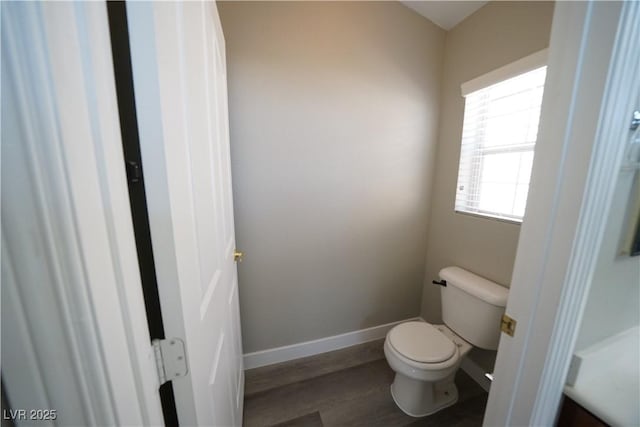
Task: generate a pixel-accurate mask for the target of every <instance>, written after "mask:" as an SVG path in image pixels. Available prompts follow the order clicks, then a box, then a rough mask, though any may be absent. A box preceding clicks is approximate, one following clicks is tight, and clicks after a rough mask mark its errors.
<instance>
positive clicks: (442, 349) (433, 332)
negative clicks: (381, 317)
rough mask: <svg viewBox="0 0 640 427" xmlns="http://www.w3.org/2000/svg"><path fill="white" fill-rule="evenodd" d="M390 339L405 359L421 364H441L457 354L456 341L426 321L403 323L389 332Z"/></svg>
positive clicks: (390, 342)
mask: <svg viewBox="0 0 640 427" xmlns="http://www.w3.org/2000/svg"><path fill="white" fill-rule="evenodd" d="M388 340H389V344H391V346H392V347H393V349H394V350H395V351H396V352H397V353H398V354H399V355H401V356H402V357H403V358H404V359H409V360H411V361H412V362H415V363H419V364H421V365H422V364H426V365H430V364H433V365H441V364H442V363H443V362H447V361H449V360H450V359H451V358H453V357H454V356H456V354H457V347H456V345H455V343H454V342H453V341H451V339H449V338H448V337H447V336H445V335H444V334H443V333H442V332H440V331H439V330H438V329H436V328H435V327H434V326H433V325H431V324H429V323H425V322H406V323H402V324H400V325H398V326H396V327H394V328H393V329H392V330H391V331H390V332H389V336H388Z"/></svg>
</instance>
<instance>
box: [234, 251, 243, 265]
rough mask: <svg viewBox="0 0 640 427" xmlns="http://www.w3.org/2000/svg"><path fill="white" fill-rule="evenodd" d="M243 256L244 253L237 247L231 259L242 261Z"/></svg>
mask: <svg viewBox="0 0 640 427" xmlns="http://www.w3.org/2000/svg"><path fill="white" fill-rule="evenodd" d="M243 257H244V253H243V252H240V251H239V250H237V249H236V250H235V251H234V252H233V260H234V261H235V262H242V258H243Z"/></svg>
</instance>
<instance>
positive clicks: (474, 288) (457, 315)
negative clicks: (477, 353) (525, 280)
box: [440, 267, 509, 350]
mask: <svg viewBox="0 0 640 427" xmlns="http://www.w3.org/2000/svg"><path fill="white" fill-rule="evenodd" d="M440 278H441V279H443V280H446V281H447V286H445V287H443V288H442V294H441V298H442V318H443V320H444V323H445V325H447V326H448V327H449V328H450V329H451V330H453V331H454V332H455V333H456V334H458V335H459V336H460V337H462V338H464V339H465V340H466V341H468V342H470V343H471V344H473V345H474V346H476V347H480V348H483V349H485V350H497V349H498V341H499V340H500V321H501V319H502V315H503V314H504V309H505V307H506V305H507V296H508V295H509V290H508V289H507V288H505V287H504V286H501V285H499V284H497V283H495V282H492V281H490V280H487V279H485V278H483V277H480V276H478V275H476V274H473V273H471V272H470V271H467V270H463V269H462V268H460V267H447V268H443V269H442V270H440Z"/></svg>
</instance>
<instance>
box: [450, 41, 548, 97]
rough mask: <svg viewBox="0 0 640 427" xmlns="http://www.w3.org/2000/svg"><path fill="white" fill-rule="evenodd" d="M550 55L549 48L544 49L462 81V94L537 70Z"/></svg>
mask: <svg viewBox="0 0 640 427" xmlns="http://www.w3.org/2000/svg"><path fill="white" fill-rule="evenodd" d="M548 56H549V49H542V50H540V51H538V52H536V53H533V54H531V55H529V56H525V57H524V58H521V59H518V60H517V61H514V62H512V63H510V64H507V65H504V66H502V67H500V68H497V69H495V70H493V71H489V72H488V73H486V74H483V75H481V76H478V77H476V78H474V79H471V80H469V81H468V82H464V83H462V85H460V92H461V93H462V96H465V97H466V96H467V95H469V94H470V93H473V92H475V91H478V90H480V89H484V88H486V87H489V86H492V85H494V84H496V83H499V82H501V81H503V80H507V79H510V78H511V77H515V76H517V75H520V74H524V73H526V72H528V71H532V70H535V69H536V68H540V67H544V66H545V65H547V58H548Z"/></svg>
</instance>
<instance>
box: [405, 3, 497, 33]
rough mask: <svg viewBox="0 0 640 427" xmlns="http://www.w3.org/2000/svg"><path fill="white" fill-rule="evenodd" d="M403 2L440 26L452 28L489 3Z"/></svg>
mask: <svg viewBox="0 0 640 427" xmlns="http://www.w3.org/2000/svg"><path fill="white" fill-rule="evenodd" d="M400 2H401V3H402V4H404V5H405V6H407V7H408V8H411V9H413V10H415V11H416V12H418V13H419V14H420V15H422V16H424V17H425V18H427V19H428V20H430V21H431V22H433V23H434V24H436V25H438V26H439V27H441V28H443V29H445V30H450V29H452V28H453V27H455V26H456V25H458V24H459V23H460V22H462V20H464V18H466V17H467V16H469V15H471V14H472V13H473V12H475V11H476V10H478V9H480V8H481V7H482V6H484V5H485V4H487V3H488V2H486V1H454V0H449V1H427V0H422V1H406V0H400Z"/></svg>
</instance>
